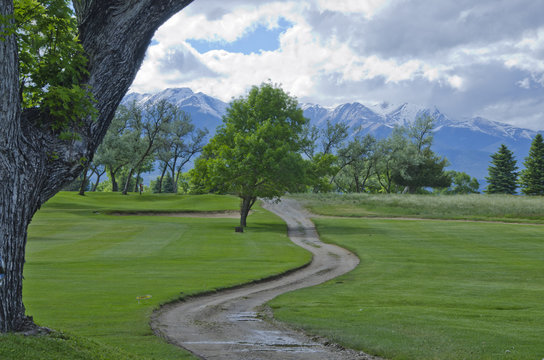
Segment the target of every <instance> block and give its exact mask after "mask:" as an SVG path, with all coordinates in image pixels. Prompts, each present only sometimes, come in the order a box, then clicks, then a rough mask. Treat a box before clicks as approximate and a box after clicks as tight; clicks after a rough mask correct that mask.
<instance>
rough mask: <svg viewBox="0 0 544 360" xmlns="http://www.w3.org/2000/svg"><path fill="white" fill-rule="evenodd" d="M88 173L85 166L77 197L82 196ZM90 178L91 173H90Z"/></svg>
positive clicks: (87, 168)
mask: <svg viewBox="0 0 544 360" xmlns="http://www.w3.org/2000/svg"><path fill="white" fill-rule="evenodd" d="M88 172H89V167H88V166H87V167H86V168H85V169H83V172H82V174H83V180H82V181H81V185H79V195H81V196H84V195H85V190H86V188H87V177H88V176H87V174H88ZM91 176H92V173H91Z"/></svg>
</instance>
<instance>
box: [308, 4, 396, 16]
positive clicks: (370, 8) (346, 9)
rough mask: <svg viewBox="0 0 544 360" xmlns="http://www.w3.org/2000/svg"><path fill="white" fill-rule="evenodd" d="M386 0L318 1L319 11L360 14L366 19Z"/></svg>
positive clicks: (381, 6) (380, 7)
mask: <svg viewBox="0 0 544 360" xmlns="http://www.w3.org/2000/svg"><path fill="white" fill-rule="evenodd" d="M387 2H388V1H387V0H339V1H330V0H318V1H317V3H318V5H319V8H320V10H322V11H325V10H328V11H334V12H341V13H360V14H363V16H365V17H366V18H371V17H372V16H373V15H374V14H376V13H377V12H378V11H379V10H380V9H382V8H383V7H384V6H385V5H386V4H387Z"/></svg>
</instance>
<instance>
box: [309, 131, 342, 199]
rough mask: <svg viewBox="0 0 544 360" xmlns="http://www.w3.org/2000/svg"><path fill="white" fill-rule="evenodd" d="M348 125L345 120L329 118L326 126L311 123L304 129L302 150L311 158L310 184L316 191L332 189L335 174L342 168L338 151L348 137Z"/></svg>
mask: <svg viewBox="0 0 544 360" xmlns="http://www.w3.org/2000/svg"><path fill="white" fill-rule="evenodd" d="M348 135H349V134H348V126H347V124H346V123H344V122H338V123H335V124H333V123H332V122H331V121H330V120H327V124H326V126H325V127H324V128H322V129H318V128H317V127H316V126H310V125H309V124H308V125H307V126H305V127H304V129H303V130H302V135H301V136H302V138H303V139H304V142H303V144H304V145H303V148H302V152H303V153H304V154H305V155H306V156H307V157H308V158H309V159H310V163H309V164H308V165H309V169H308V171H309V179H311V180H312V181H311V183H310V184H309V186H310V188H311V190H312V191H313V192H315V193H318V192H328V191H331V190H332V188H333V186H332V183H333V180H334V176H335V175H336V174H337V173H338V171H339V170H340V167H339V166H338V165H337V161H338V158H337V156H336V153H337V151H338V149H339V148H341V147H342V145H343V142H344V140H346V139H347V137H348Z"/></svg>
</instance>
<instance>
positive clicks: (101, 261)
mask: <svg viewBox="0 0 544 360" xmlns="http://www.w3.org/2000/svg"><path fill="white" fill-rule="evenodd" d="M238 206H239V200H238V199H237V198H234V197H227V196H211V195H205V196H172V195H148V194H146V195H143V196H139V195H131V196H128V197H126V196H125V197H123V196H121V195H118V194H104V193H89V194H87V196H85V197H81V196H78V195H76V194H74V193H60V194H59V195H57V196H56V197H54V198H53V199H51V200H50V201H49V202H48V203H47V204H46V205H45V206H43V208H42V210H40V211H39V212H38V214H37V215H36V216H35V218H34V220H33V221H32V224H31V226H30V229H29V239H28V245H27V262H26V265H25V274H24V275H25V282H24V288H23V291H24V294H23V299H24V302H25V305H26V308H27V313H28V314H29V315H32V316H34V319H35V321H36V322H37V323H39V324H40V325H43V326H48V327H51V328H54V329H59V330H62V331H64V332H66V333H68V334H75V335H77V338H84V339H85V340H86V339H90V340H91V341H92V342H96V343H97V344H99V345H105V346H106V347H113V348H120V349H122V351H124V352H126V353H127V354H132V355H134V356H135V358H137V359H152V358H154V359H180V358H188V355H187V354H186V353H184V352H182V351H181V350H179V349H177V348H176V347H174V346H170V345H167V344H165V343H164V342H163V341H162V340H161V339H158V338H157V337H155V336H154V335H153V334H152V331H151V329H150V327H149V325H148V322H149V316H150V314H151V313H152V311H153V310H154V309H155V308H157V307H158V306H159V305H160V304H162V303H165V302H168V301H171V300H174V299H177V298H180V297H185V296H188V295H192V294H198V293H201V292H205V291H212V290H216V289H220V288H224V287H229V286H234V285H237V284H241V283H246V282H249V281H252V280H256V279H261V278H265V277H268V276H272V275H276V274H279V273H282V272H285V271H287V270H289V269H292V268H295V267H298V266H301V265H303V264H304V263H306V262H308V261H309V260H310V255H309V253H307V252H306V251H303V250H301V249H300V248H298V247H296V246H295V245H293V244H292V243H291V242H290V241H289V240H288V238H287V235H286V226H285V224H284V223H283V222H282V221H281V220H280V219H279V218H277V217H276V216H274V215H272V214H270V213H268V212H266V211H264V210H262V209H261V208H259V207H257V208H256V209H255V211H254V213H253V214H252V215H250V217H249V219H248V225H249V227H248V228H247V230H246V232H244V233H243V234H240V233H235V232H234V227H235V226H237V225H238V223H239V219H217V218H214V219H211V218H176V217H164V216H161V217H155V216H112V215H108V214H107V212H108V211H111V210H126V211H139V210H142V211H147V210H154V211H168V210H170V211H172V210H176V211H179V210H185V211H221V210H229V209H234V210H236V209H238ZM147 294H149V295H152V298H151V299H149V300H143V301H141V302H140V303H138V301H137V299H136V297H137V296H140V295H147ZM13 339H18V338H17V337H16V336H15V337H2V338H0V345H1V346H0V358H1V359H10V358H12V359H18V358H20V357H10V354H9V351H8V352H6V351H7V350H6V349H9V348H10V346H9V343H10V342H14V346H19V345H17V343H18V341H15V340H13ZM25 341H26V340H25ZM36 341H37V345H36V346H38V347H40V346H42V342H43V346H48V345H47V344H49V343H53V344H58V342H59V341H58V339H53V340H51V339H49V338H47V337H46V338H45V339H36ZM6 342H7V344H8V345H6ZM38 343H39V344H38ZM68 343H69V342H68ZM20 346H22V345H20ZM55 346H56V345H55ZM25 347H26V345H25ZM53 348H54V346H53V347H51V351H52V352H53V353H54V349H53ZM24 358H25V359H43V358H44V357H43V356H42V357H40V356H36V357H31V356H25V357H24ZM50 358H52V359H71V358H72V357H70V356H67V357H64V358H63V357H60V356H59V357H57V356H56V355H51V357H50ZM105 358H108V356H105Z"/></svg>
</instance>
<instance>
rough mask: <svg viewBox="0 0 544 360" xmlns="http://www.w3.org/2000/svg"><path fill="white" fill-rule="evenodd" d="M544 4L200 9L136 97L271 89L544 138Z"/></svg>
mask: <svg viewBox="0 0 544 360" xmlns="http://www.w3.org/2000/svg"><path fill="white" fill-rule="evenodd" d="M542 14H544V0H477V1H474V0H440V1H436V0H343V1H342V0H337V1H332V0H298V1H293V0H276V1H273V0H270V1H269V0H229V1H226V0H195V1H194V2H193V3H192V4H190V5H189V6H188V7H186V8H185V9H184V10H183V11H181V12H180V13H178V14H176V15H175V16H173V17H172V18H171V19H170V20H169V21H167V22H166V23H165V24H164V25H163V26H162V27H161V28H159V29H158V30H157V32H156V33H155V37H154V39H153V41H152V42H151V45H150V47H149V48H148V51H147V54H146V58H145V60H144V63H143V64H142V67H141V69H140V71H139V73H138V75H137V77H136V79H135V81H134V83H133V85H132V88H131V91H135V92H140V93H153V92H157V91H160V90H164V89H166V88H173V87H189V88H191V89H192V90H193V91H195V92H198V91H201V92H203V93H206V94H208V95H211V96H214V97H217V98H219V99H221V100H223V101H226V102H229V101H231V100H232V99H233V98H238V97H240V96H244V95H246V94H247V92H248V90H249V89H250V88H251V86H253V85H259V84H261V83H262V82H265V81H271V82H273V83H275V84H279V85H281V87H282V88H283V89H284V90H285V91H287V92H289V94H290V95H292V96H295V97H296V98H297V99H298V101H299V102H300V103H316V104H320V105H323V106H328V107H333V106H336V105H339V104H343V103H348V102H360V103H363V104H367V105H373V104H378V103H383V102H388V103H392V104H402V103H405V102H408V103H412V104H417V105H421V106H425V107H430V106H437V107H438V109H440V110H441V111H442V112H443V113H445V114H447V115H448V116H449V117H452V118H455V119H463V118H467V117H474V116H482V117H484V118H487V119H490V120H495V121H500V122H504V123H508V124H512V125H515V126H518V127H523V128H529V129H533V130H544V16H542Z"/></svg>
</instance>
